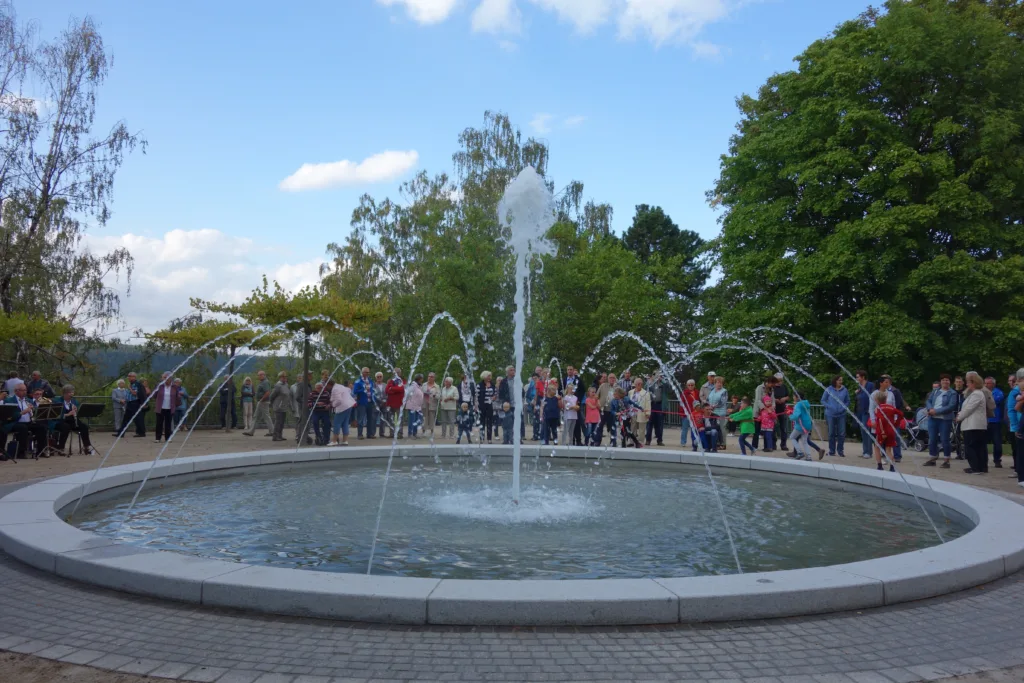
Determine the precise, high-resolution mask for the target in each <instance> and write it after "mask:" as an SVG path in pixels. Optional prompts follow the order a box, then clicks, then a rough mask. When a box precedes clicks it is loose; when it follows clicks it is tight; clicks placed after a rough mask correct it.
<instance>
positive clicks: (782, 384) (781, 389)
mask: <svg viewBox="0 0 1024 683" xmlns="http://www.w3.org/2000/svg"><path fill="white" fill-rule="evenodd" d="M772 395H773V397H774V398H775V431H776V441H777V442H778V444H779V450H781V451H782V452H785V451H786V439H787V438H789V429H790V425H789V413H788V412H787V410H786V408H787V407H788V405H789V388H788V387H787V386H786V376H785V375H783V374H782V373H781V372H777V373H775V387H774V388H773V389H772Z"/></svg>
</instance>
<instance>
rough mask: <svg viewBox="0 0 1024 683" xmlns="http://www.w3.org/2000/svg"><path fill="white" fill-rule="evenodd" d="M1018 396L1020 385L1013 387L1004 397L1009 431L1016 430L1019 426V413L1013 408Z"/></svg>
mask: <svg viewBox="0 0 1024 683" xmlns="http://www.w3.org/2000/svg"><path fill="white" fill-rule="evenodd" d="M1018 396H1020V387H1014V388H1013V391H1011V392H1010V395H1009V396H1008V397H1007V399H1006V415H1007V417H1009V418H1010V431H1011V432H1016V431H1017V430H1018V429H1019V428H1020V418H1021V414H1020V413H1018V412H1017V411H1016V410H1014V408H1015V406H1016V405H1017V397H1018Z"/></svg>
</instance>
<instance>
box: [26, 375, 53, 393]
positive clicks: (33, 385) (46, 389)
mask: <svg viewBox="0 0 1024 683" xmlns="http://www.w3.org/2000/svg"><path fill="white" fill-rule="evenodd" d="M27 386H28V395H29V396H35V394H36V391H37V390H39V389H42V390H43V396H44V397H45V398H48V399H51V400H52V399H53V397H54V393H53V387H51V386H50V383H49V382H47V381H46V380H45V379H43V375H42V373H41V372H39V371H38V370H34V371H33V372H32V379H30V380H29V381H28V385H27Z"/></svg>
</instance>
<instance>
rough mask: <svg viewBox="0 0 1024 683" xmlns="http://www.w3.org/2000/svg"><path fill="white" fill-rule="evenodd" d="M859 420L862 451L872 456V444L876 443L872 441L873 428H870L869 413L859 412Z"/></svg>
mask: <svg viewBox="0 0 1024 683" xmlns="http://www.w3.org/2000/svg"><path fill="white" fill-rule="evenodd" d="M857 422H858V423H860V424H859V427H860V445H861V448H862V449H863V450H862V453H863V454H864V455H865V456H870V455H871V453H872V446H873V445H874V444H873V442H872V441H871V430H870V429H868V414H867V413H857Z"/></svg>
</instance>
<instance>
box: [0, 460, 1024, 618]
mask: <svg viewBox="0 0 1024 683" xmlns="http://www.w3.org/2000/svg"><path fill="white" fill-rule="evenodd" d="M552 451H554V453H553V454H554V456H555V457H581V458H582V457H587V455H588V453H587V451H586V449H580V448H575V449H571V448H567V447H539V446H534V445H529V446H524V448H523V451H522V452H523V455H524V456H525V457H534V456H535V455H537V454H539V455H543V456H547V455H550V454H552ZM391 452H392V447H391V444H390V443H388V442H385V443H384V444H382V445H380V446H368V447H363V446H356V447H349V448H317V449H303V450H300V451H298V452H296V451H295V450H294V449H291V448H289V449H279V450H274V451H263V452H259V453H238V454H221V455H215V456H208V457H200V456H194V457H188V458H181V459H179V460H177V461H173V460H172V461H166V462H164V461H161V462H160V463H158V464H157V465H156V466H155V467H154V468H153V477H157V476H159V477H164V476H165V475H170V476H174V477H175V478H176V481H183V480H188V479H189V478H195V477H197V476H198V475H199V473H200V472H202V473H204V478H205V477H209V476H231V474H230V473H231V471H232V470H238V471H240V470H242V469H250V470H251V469H253V468H255V467H265V468H266V471H268V472H270V471H274V470H278V469H288V468H289V466H290V465H291V464H294V465H295V466H296V467H298V466H299V465H300V464H305V463H310V462H315V461H325V462H326V461H328V460H348V459H351V460H357V459H362V458H380V459H385V458H387V457H388V456H389V454H390V453H391ZM509 452H510V449H509V448H508V447H507V446H500V445H492V446H482V447H481V446H473V447H466V446H452V445H445V446H437V447H431V446H429V445H427V444H423V445H417V446H411V445H404V444H403V445H400V446H399V447H397V448H396V449H394V453H395V455H396V456H398V457H415V458H420V457H424V458H426V457H433V456H434V455H439V456H442V457H450V456H453V455H466V454H470V453H471V454H484V455H486V456H488V457H500V458H507V457H508V455H509ZM589 455H590V456H592V457H593V456H594V455H595V453H594V451H593V450H591V452H590V454H589ZM602 455H603V454H602ZM615 457H616V459H619V460H635V461H640V462H643V461H647V462H668V463H684V464H692V465H698V466H702V465H703V464H704V462H705V459H706V461H707V463H708V464H709V465H711V466H712V467H714V468H724V469H747V470H750V469H754V470H758V471H765V472H775V473H783V474H789V475H799V476H810V477H817V478H820V479H822V480H823V481H837V482H841V483H849V484H851V485H859V486H870V487H874V488H879V489H884V490H887V491H892V492H896V493H900V494H909V493H911V492H913V493H915V494H917V496H918V497H919V498H920V499H921V500H923V501H937V502H938V503H939V504H941V505H942V506H943V507H944V508H945V509H948V510H953V511H955V512H957V513H959V514H963V515H965V516H967V517H969V518H970V519H972V520H973V521H974V522H975V524H976V527H975V528H974V529H973V530H972V531H970V532H969V533H968V534H966V535H964V536H963V537H961V538H958V539H955V540H953V541H950V542H948V543H945V544H943V545H940V546H933V547H930V548H926V549H923V550H919V551H915V552H910V553H903V554H900V555H893V556H889V557H883V558H878V559H874V560H867V561H863V562H854V563H849V564H845V565H836V566H832V567H820V568H811V569H798V570H790V571H781V572H770V573H762V574H742V575H739V574H737V575H727V576H707V577H686V578H666V579H660V578H659V579H608V580H577V581H533V580H529V581H486V580H452V579H444V580H440V579H421V578H405V577H386V576H363V575H354V574H334V573H327V572H313V571H303V570H297V569H284V568H275V567H256V566H251V565H245V564H236V563H230V562H223V561H220V560H210V559H204V558H195V557H190V556H186V555H184V554H176V553H170V552H164V551H153V550H148V549H145V548H138V547H133V546H126V545H122V544H117V543H116V542H115V541H114V540H113V539H109V538H105V537H100V536H96V535H94V534H91V533H88V532H85V531H81V530H79V529H77V528H75V527H72V526H69V525H67V524H65V523H64V522H62V521H60V520H59V519H58V517H57V515H56V511H58V510H61V508H62V507H64V506H66V505H68V504H70V503H72V502H74V501H75V500H76V499H77V497H78V496H79V495H81V493H82V491H83V490H84V489H85V484H86V483H87V482H88V481H89V479H90V478H91V477H92V476H93V473H91V472H88V473H86V472H80V473H76V474H72V475H68V476H65V477H59V478H56V479H51V480H48V481H46V482H41V483H36V484H32V485H29V486H26V487H24V488H21V489H19V490H17V491H14V492H12V493H11V494H9V495H8V496H6V497H4V498H3V499H0V548H3V550H4V551H6V552H7V553H9V554H10V555H12V556H14V557H16V558H18V559H20V560H21V561H23V562H26V563H27V564H30V565H32V566H35V567H38V568H41V569H45V570H46V571H49V572H53V573H57V574H60V575H62V576H68V577H71V578H76V579H80V580H84V581H87V582H91V583H96V584H99V585H103V586H107V587H111V588H116V589H119V590H124V591H128V592H133V593H142V594H146V595H155V596H159V597H165V598H171V599H175V600H183V601H187V602H194V603H196V602H201V603H203V604H208V605H218V606H229V607H241V608H245V609H252V610H258V611H264V612H272V613H278V614H289V615H300V616H319V617H327V618H334V619H346V620H356V621H378V622H380V621H383V622H393V623H404V624H423V623H436V624H481V625H510V624H517V625H564V624H578V625H583V624H652V623H667V622H678V621H680V620H682V621H694V622H700V621H717V620H735V619H749V618H762V617H769V616H784V615H798V614H811V613H822V612H831V611H837V610H847V609H855V608H856V609H859V608H865V607H872V606H879V605H882V604H894V603H899V602H906V601H910V600H917V599H920V598H925V597H931V596H935V595H940V594H943V593H948V592H952V591H957V590H961V589H964V588H969V587H972V586H977V585H979V584H981V583H985V582H988V581H991V580H993V579H996V578H999V577H1002V576H1005V575H1007V574H1010V573H1013V572H1015V571H1017V570H1019V569H1021V568H1024V522H1017V521H1016V520H1018V519H1019V514H1017V511H1018V510H1019V508H1018V506H1017V505H1016V504H1015V503H1013V502H1011V501H1008V500H1004V499H1002V498H1000V497H998V496H995V495H992V494H990V493H987V492H983V491H979V490H976V489H972V488H970V487H966V486H962V485H958V484H952V483H949V482H942V481H929V480H926V479H924V478H921V477H914V476H906V477H900V476H898V475H895V474H891V473H888V472H876V471H873V470H864V469H861V468H856V467H849V466H842V465H835V464H834V463H817V462H800V461H789V460H777V459H761V458H754V457H750V456H741V455H733V454H720V453H707V454H702V453H693V452H681V453H680V452H678V451H658V450H656V449H637V450H630V451H628V452H616V454H615ZM151 466H152V463H149V462H143V463H135V464H132V465H118V466H116V467H111V468H107V469H103V470H100V471H99V472H98V474H97V475H96V477H95V480H94V481H93V482H92V484H91V485H90V486H89V487H88V489H89V490H88V493H89V494H93V493H97V492H100V491H105V490H109V489H116V488H118V487H121V486H126V485H129V484H130V483H131V482H138V481H141V480H142V478H143V477H144V476H145V475H146V473H147V472H148V471H149V470H150V467H151ZM932 517H933V519H934V520H935V521H936V523H937V524H941V523H944V520H942V519H941V513H937V512H935V510H934V509H932Z"/></svg>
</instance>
